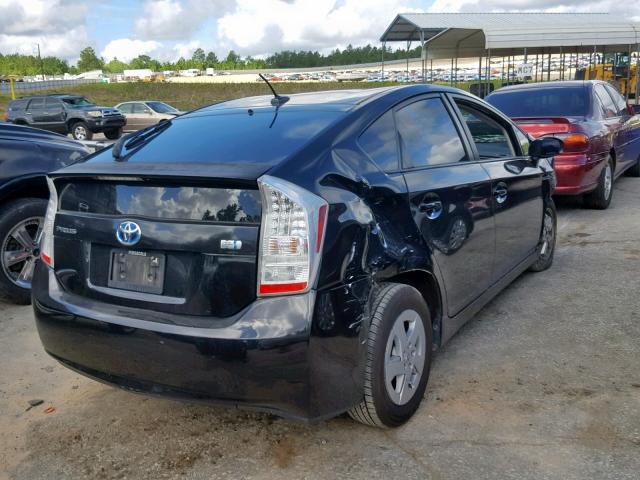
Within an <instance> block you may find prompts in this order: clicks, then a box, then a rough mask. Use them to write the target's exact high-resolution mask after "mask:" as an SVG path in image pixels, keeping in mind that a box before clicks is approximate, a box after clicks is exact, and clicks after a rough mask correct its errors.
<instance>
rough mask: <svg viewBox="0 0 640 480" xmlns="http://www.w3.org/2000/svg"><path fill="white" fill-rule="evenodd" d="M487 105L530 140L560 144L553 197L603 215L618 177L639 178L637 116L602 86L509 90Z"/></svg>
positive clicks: (616, 94)
mask: <svg viewBox="0 0 640 480" xmlns="http://www.w3.org/2000/svg"><path fill="white" fill-rule="evenodd" d="M486 100H487V101H488V102H489V103H490V104H492V105H493V106H494V107H496V108H498V109H500V110H502V111H503V112H504V113H506V114H507V115H508V116H510V117H511V118H512V119H513V120H514V121H515V122H516V123H517V124H518V126H519V127H520V128H521V129H522V130H524V131H525V132H527V133H529V134H530V135H532V136H533V137H535V138H538V137H541V136H554V137H557V138H560V139H561V140H562V141H563V142H564V149H563V151H562V153H561V154H559V155H557V156H556V157H555V169H556V176H557V178H558V186H557V188H556V191H555V194H556V195H583V196H584V200H585V204H586V205H587V206H588V207H590V208H597V209H605V208H607V207H608V206H609V204H610V203H611V197H612V194H613V188H612V187H613V181H614V180H615V179H616V178H617V177H618V176H620V175H622V173H624V172H625V171H627V172H628V173H629V174H631V175H632V176H634V177H638V176H640V115H636V114H635V112H634V109H633V108H632V107H631V106H629V105H627V103H626V102H625V100H624V98H623V97H622V95H620V93H619V92H618V91H617V90H616V89H615V88H614V87H612V86H611V85H609V84H608V83H606V82H601V81H597V80H596V81H594V80H591V81H568V82H546V83H529V84H523V85H513V86H509V87H504V88H501V89H499V90H497V91H496V92H494V93H492V94H491V95H489V96H488V97H487V98H486Z"/></svg>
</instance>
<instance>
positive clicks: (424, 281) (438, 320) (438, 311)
mask: <svg viewBox="0 0 640 480" xmlns="http://www.w3.org/2000/svg"><path fill="white" fill-rule="evenodd" d="M385 281H386V282H393V283H401V284H404V285H409V286H411V287H413V288H415V289H416V290H418V291H419V292H420V294H421V295H422V298H424V300H425V302H427V306H428V307H429V313H430V314H431V326H432V329H433V344H434V345H435V346H440V343H441V339H442V317H443V305H444V304H443V301H442V291H441V289H440V285H439V284H438V281H437V279H436V277H435V276H434V275H433V274H432V273H430V272H428V271H426V270H409V271H406V272H402V273H399V274H397V275H395V276H393V277H391V278H387V279H385Z"/></svg>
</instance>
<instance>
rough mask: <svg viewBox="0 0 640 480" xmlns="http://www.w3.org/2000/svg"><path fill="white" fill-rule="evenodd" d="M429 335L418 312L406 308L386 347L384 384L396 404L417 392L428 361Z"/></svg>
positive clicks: (409, 398)
mask: <svg viewBox="0 0 640 480" xmlns="http://www.w3.org/2000/svg"><path fill="white" fill-rule="evenodd" d="M426 341H427V336H426V333H425V331H424V325H423V323H422V319H421V318H420V315H418V312H416V311H415V310H405V311H403V312H402V313H401V314H400V315H399V316H398V318H396V321H395V323H394V324H393V327H392V328H391V332H389V338H388V339H387V346H386V349H385V359H384V383H385V386H386V388H387V393H388V394H389V397H390V399H391V401H392V402H393V403H395V404H396V405H405V404H406V403H407V402H409V400H411V398H412V397H413V395H414V394H415V392H416V390H417V388H418V385H419V384H420V379H421V378H422V372H423V370H424V363H425V358H426V356H425V348H426Z"/></svg>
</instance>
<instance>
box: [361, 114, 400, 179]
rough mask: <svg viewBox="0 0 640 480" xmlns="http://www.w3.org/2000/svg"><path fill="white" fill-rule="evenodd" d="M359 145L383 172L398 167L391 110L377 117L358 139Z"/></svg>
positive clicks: (396, 141) (396, 143) (395, 137)
mask: <svg viewBox="0 0 640 480" xmlns="http://www.w3.org/2000/svg"><path fill="white" fill-rule="evenodd" d="M358 143H359V144H360V147H361V148H362V149H363V150H364V151H365V153H366V154H367V155H369V157H371V160H373V161H374V162H375V163H376V164H377V165H378V166H379V167H380V168H381V169H382V170H384V171H385V172H388V171H392V170H397V169H398V138H397V136H396V125H395V122H394V121H393V111H391V110H389V111H388V112H387V113H385V114H384V115H382V116H381V117H380V118H378V119H377V120H376V121H375V122H373V123H372V124H371V125H369V127H368V128H367V129H366V130H365V131H364V133H363V134H362V135H360V138H359V139H358Z"/></svg>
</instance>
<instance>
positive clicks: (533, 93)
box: [486, 87, 589, 118]
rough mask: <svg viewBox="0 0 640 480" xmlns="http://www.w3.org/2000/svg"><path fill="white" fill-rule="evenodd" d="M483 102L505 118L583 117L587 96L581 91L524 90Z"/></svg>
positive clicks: (572, 88)
mask: <svg viewBox="0 0 640 480" xmlns="http://www.w3.org/2000/svg"><path fill="white" fill-rule="evenodd" d="M486 100H487V102H489V103H490V104H491V105H493V106H494V107H496V108H497V109H498V110H502V112H504V113H505V114H507V115H508V116H509V117H512V118H515V117H584V116H586V115H587V110H588V106H589V92H588V90H587V89H586V88H584V87H549V88H527V89H522V90H511V91H508V90H507V91H504V92H500V91H498V92H495V93H493V94H491V95H489V96H488V97H487V98H486Z"/></svg>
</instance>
